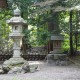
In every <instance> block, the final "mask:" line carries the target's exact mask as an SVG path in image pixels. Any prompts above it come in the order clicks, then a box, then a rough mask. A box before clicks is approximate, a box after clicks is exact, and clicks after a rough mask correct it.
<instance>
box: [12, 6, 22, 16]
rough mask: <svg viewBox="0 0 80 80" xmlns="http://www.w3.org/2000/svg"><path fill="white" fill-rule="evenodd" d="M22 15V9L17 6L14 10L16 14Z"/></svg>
mask: <svg viewBox="0 0 80 80" xmlns="http://www.w3.org/2000/svg"><path fill="white" fill-rule="evenodd" d="M20 15H21V11H20V9H19V8H18V7H17V8H16V9H15V10H14V16H20Z"/></svg>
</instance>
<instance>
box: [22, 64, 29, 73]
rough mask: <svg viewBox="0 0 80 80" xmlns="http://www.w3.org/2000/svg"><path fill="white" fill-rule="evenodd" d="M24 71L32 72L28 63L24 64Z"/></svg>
mask: <svg viewBox="0 0 80 80" xmlns="http://www.w3.org/2000/svg"><path fill="white" fill-rule="evenodd" d="M22 69H23V70H24V71H25V73H27V72H30V67H29V64H28V63H24V64H23V66H22Z"/></svg>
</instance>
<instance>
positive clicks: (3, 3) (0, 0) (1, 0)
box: [0, 0, 8, 9]
mask: <svg viewBox="0 0 80 80" xmlns="http://www.w3.org/2000/svg"><path fill="white" fill-rule="evenodd" d="M7 7H8V5H7V0H0V8H4V9H5V8H7Z"/></svg>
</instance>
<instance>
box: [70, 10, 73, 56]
mask: <svg viewBox="0 0 80 80" xmlns="http://www.w3.org/2000/svg"><path fill="white" fill-rule="evenodd" d="M72 15H73V11H70V56H73V39H72V33H73V28H72Z"/></svg>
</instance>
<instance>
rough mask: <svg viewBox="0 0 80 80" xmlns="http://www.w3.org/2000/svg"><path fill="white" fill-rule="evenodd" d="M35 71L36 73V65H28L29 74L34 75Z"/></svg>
mask: <svg viewBox="0 0 80 80" xmlns="http://www.w3.org/2000/svg"><path fill="white" fill-rule="evenodd" d="M36 71H38V65H34V64H33V65H30V72H31V73H34V72H36Z"/></svg>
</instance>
